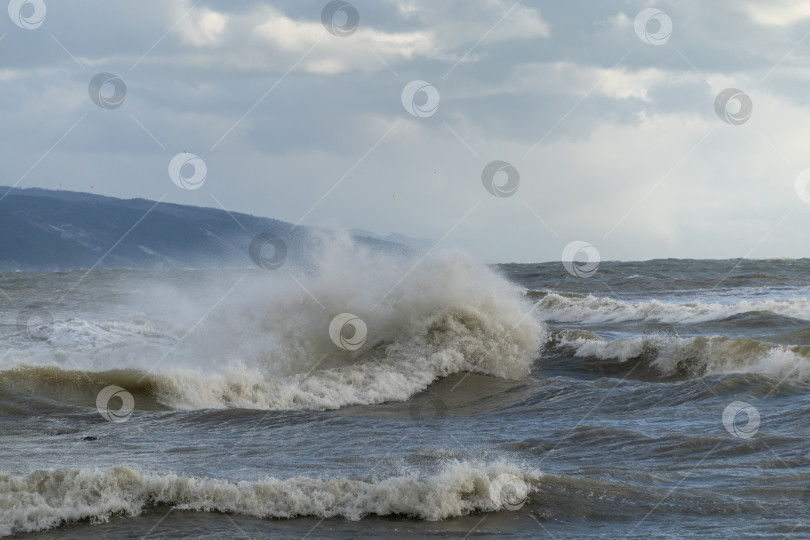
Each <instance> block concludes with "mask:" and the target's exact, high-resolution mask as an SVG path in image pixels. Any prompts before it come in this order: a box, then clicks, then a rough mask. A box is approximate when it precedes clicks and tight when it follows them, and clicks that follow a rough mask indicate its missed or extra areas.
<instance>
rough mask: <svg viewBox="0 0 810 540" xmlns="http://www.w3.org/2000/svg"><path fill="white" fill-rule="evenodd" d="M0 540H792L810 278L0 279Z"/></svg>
mask: <svg viewBox="0 0 810 540" xmlns="http://www.w3.org/2000/svg"><path fill="white" fill-rule="evenodd" d="M0 289H2V295H0V296H1V297H0V302H2V303H4V308H3V309H2V310H0V315H2V321H0V323H2V325H1V326H0V441H1V442H0V536H11V537H19V538H26V539H34V538H37V539H38V538H73V539H86V538H152V539H155V538H265V537H267V538H305V537H306V538H354V537H364V538H405V537H423V538H463V537H469V538H476V537H481V538H483V537H495V536H497V537H500V538H537V537H546V536H547V537H554V538H576V537H583V538H584V537H594V536H604V537H611V538H623V537H624V538H649V537H669V536H714V537H731V536H735V537H758V536H762V537H764V536H772V535H775V534H776V535H780V536H788V537H791V536H795V537H802V536H805V537H806V536H807V535H810V518H808V517H807V516H808V510H810V453H808V445H807V437H806V432H805V431H804V428H805V427H807V425H808V420H807V419H808V413H810V392H809V391H808V390H810V362H809V361H808V360H809V359H810V327H809V325H810V322H808V321H810V260H742V259H740V260H676V259H668V260H651V261H644V262H610V261H603V262H602V263H601V264H599V265H598V268H596V267H595V265H587V264H583V263H569V264H568V265H565V264H563V263H561V262H559V261H558V262H548V263H538V264H501V265H485V264H483V263H481V262H479V261H477V260H476V259H474V258H472V257H470V256H469V255H466V254H465V253H464V252H461V251H454V250H447V251H441V252H439V251H437V252H435V253H430V254H429V255H427V256H418V257H417V256H414V255H408V254H396V253H381V252H375V251H374V250H371V249H365V248H363V247H362V246H356V245H349V244H347V243H345V242H344V243H339V242H338V243H335V244H333V245H331V246H329V249H325V250H324V252H323V253H322V254H321V255H320V256H319V257H318V258H317V260H313V261H310V263H309V264H306V265H300V266H295V265H292V264H289V265H284V266H281V267H278V268H260V267H258V266H255V267H252V268H247V267H245V268H225V269H186V270H162V271H146V270H128V269H119V270H114V269H106V270H94V271H92V272H88V271H86V270H81V271H71V272H8V273H3V274H0Z"/></svg>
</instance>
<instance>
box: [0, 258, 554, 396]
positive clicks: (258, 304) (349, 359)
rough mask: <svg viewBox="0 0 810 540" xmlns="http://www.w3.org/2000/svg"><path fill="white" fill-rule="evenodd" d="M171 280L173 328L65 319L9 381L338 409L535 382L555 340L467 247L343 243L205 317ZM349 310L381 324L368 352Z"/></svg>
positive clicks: (204, 295)
mask: <svg viewBox="0 0 810 540" xmlns="http://www.w3.org/2000/svg"><path fill="white" fill-rule="evenodd" d="M161 287H162V289H161V296H160V298H159V300H160V301H161V302H162V303H163V304H176V305H177V306H178V313H177V314H176V316H174V318H173V319H172V320H171V321H170V322H169V323H166V324H162V325H161V324H160V323H157V322H155V321H146V322H144V321H140V322H137V321H136V322H128V323H127V324H123V323H114V322H107V323H102V322H89V321H85V320H81V319H71V320H69V321H66V322H63V321H57V322H56V325H55V329H56V331H54V332H53V333H52V335H51V338H50V339H49V340H48V341H47V342H43V343H41V344H39V345H38V346H36V347H32V346H27V347H25V348H19V349H15V348H13V347H12V348H11V349H10V350H8V351H5V352H6V355H5V357H4V359H3V360H2V365H0V369H2V370H5V371H4V372H0V373H3V375H4V377H2V378H3V379H15V380H17V381H19V380H23V379H24V380H25V381H27V384H28V386H29V387H30V388H32V389H34V390H36V388H37V386H38V385H39V386H42V385H45V386H50V387H51V388H55V387H57V386H59V384H55V383H53V381H57V382H59V381H61V382H64V380H65V379H66V378H67V379H70V380H71V381H72V384H73V385H75V386H76V387H77V388H78V387H87V388H86V389H89V390H92V392H93V395H94V394H95V392H98V390H100V389H101V388H102V386H101V384H103V383H107V384H118V385H120V386H122V387H124V388H125V389H128V390H129V391H130V392H133V393H135V392H136V391H137V392H143V393H146V394H149V395H150V396H152V397H153V398H154V399H155V400H156V401H157V402H158V403H159V404H161V405H162V406H164V407H168V408H173V409H200V408H224V407H241V408H258V409H274V410H276V409H335V408H340V407H343V406H346V405H362V404H375V403H381V402H384V401H392V400H406V399H408V398H409V397H410V396H412V395H413V394H415V393H417V392H419V391H421V390H424V389H425V388H426V387H427V386H428V385H429V384H431V383H432V382H433V381H435V380H437V379H439V378H441V377H446V376H448V375H452V374H454V373H458V372H478V373H482V374H487V375H493V376H496V377H502V378H521V377H524V376H526V375H528V373H529V371H530V368H531V366H532V364H533V362H534V360H535V359H536V357H537V355H538V352H539V349H540V348H541V346H542V344H543V343H544V342H545V340H546V338H547V331H546V328H545V326H544V324H543V323H542V322H541V321H540V320H539V318H537V317H536V316H535V315H534V314H533V313H532V312H531V306H530V304H529V303H528V302H526V300H525V297H524V294H523V290H522V289H521V288H519V287H517V286H515V285H513V284H511V283H510V282H508V281H507V280H506V279H505V278H503V277H502V276H500V275H499V274H497V273H496V272H494V271H493V270H491V269H490V268H488V267H487V266H485V265H483V264H481V263H479V262H477V261H475V260H473V259H472V258H470V257H469V256H467V255H466V254H464V253H462V252H445V253H440V254H435V255H432V256H430V257H427V258H425V259H424V260H416V259H414V258H412V257H409V256H406V255H392V254H390V253H379V252H371V251H364V250H363V249H361V248H359V247H357V246H352V245H346V244H341V243H340V242H333V243H332V244H330V245H329V247H328V248H327V249H326V251H325V253H324V254H323V256H322V257H320V260H319V264H318V266H317V267H316V268H309V269H305V270H302V271H301V272H296V273H290V272H288V271H286V270H285V271H283V272H272V271H264V270H255V271H253V272H250V273H249V275H247V276H243V278H242V280H240V281H237V284H236V285H235V286H234V287H233V288H232V289H231V290H230V291H227V294H224V295H220V292H221V291H206V290H204V289H202V288H200V290H195V291H194V293H193V294H192V296H193V295H194V294H196V295H199V299H197V300H198V301H199V304H200V306H201V307H199V309H197V310H196V311H195V310H189V311H194V313H193V314H185V313H182V312H180V311H179V308H180V307H187V304H188V303H189V302H190V300H189V299H188V294H187V295H186V296H185V297H183V298H182V300H174V299H172V298H170V297H167V293H166V292H165V290H164V289H165V284H161ZM218 299H219V300H218ZM212 305H213V306H215V308H211V307H210V306H212ZM205 309H208V310H209V313H208V314H206V315H205V316H204V317H202V319H201V318H200V317H199V313H200V312H202V313H205ZM345 313H348V314H351V315H353V316H355V317H357V318H359V319H360V320H362V321H363V323H364V324H365V326H366V328H367V336H365V338H366V339H365V342H364V343H362V347H360V348H359V349H357V350H353V349H355V348H356V347H353V346H350V347H346V346H341V343H343V342H341V341H340V340H337V341H335V339H336V336H335V335H331V334H330V325H331V324H332V321H334V320H336V317H338V316H339V315H340V314H345ZM183 320H185V321H187V322H186V325H185V327H186V328H189V327H190V328H191V330H190V331H189V333H188V336H185V331H184V330H183V329H181V327H182V326H183V325H182V324H180V322H179V321H183ZM136 323H137V324H136ZM139 324H140V325H141V326H139ZM338 330H340V329H338ZM46 379H47V380H46ZM48 381H51V382H50V383H48ZM136 397H137V396H136ZM136 408H140V406H139V404H138V403H137V401H136Z"/></svg>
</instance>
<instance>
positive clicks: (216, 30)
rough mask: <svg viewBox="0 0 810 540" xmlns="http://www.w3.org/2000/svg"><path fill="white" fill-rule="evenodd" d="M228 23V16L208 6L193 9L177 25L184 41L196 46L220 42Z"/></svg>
mask: <svg viewBox="0 0 810 540" xmlns="http://www.w3.org/2000/svg"><path fill="white" fill-rule="evenodd" d="M227 24H228V16H227V15H224V14H222V13H218V12H216V11H213V10H211V9H208V8H202V9H192V10H191V12H190V13H188V14H187V15H186V16H185V17H183V18H182V20H181V21H180V23H179V24H178V25H177V31H178V33H179V34H180V38H181V39H182V40H183V42H184V43H186V44H189V45H193V46H195V47H203V46H210V45H216V44H219V43H220V42H221V40H222V35H223V33H224V32H225V28H226V26H227Z"/></svg>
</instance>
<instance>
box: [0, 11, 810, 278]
mask: <svg viewBox="0 0 810 540" xmlns="http://www.w3.org/2000/svg"><path fill="white" fill-rule="evenodd" d="M43 8H45V9H43ZM325 8H326V11H325V12H324V9H325ZM330 8H331V10H330ZM648 8H653V9H648ZM331 12H334V13H333V16H331V17H330V13H331ZM355 16H356V19H355ZM355 20H359V22H358V23H357V24H356V25H355ZM808 33H810V4H808V3H807V2H804V1H770V2H764V1H763V2H753V1H741V0H734V1H732V0H728V1H724V2H720V1H718V2H698V1H696V0H681V1H674V0H673V1H666V0H662V1H657V2H644V1H623V0H616V1H605V0H599V1H578V2H573V1H566V2H558V1H551V0H547V1H539V0H524V1H522V2H516V1H515V0H401V1H394V0H373V1H372V0H352V1H351V3H346V2H340V3H337V4H335V3H331V4H330V3H328V2H326V1H323V0H318V1H309V0H306V1H304V0H289V1H275V2H262V1H240V2H225V1H207V0H202V1H199V2H191V1H189V0H137V1H135V0H131V1H128V2H123V1H121V2H105V1H101V0H97V1H89V0H73V1H70V2H65V1H55V0H37V1H34V0H29V1H28V2H24V1H22V0H12V2H11V3H10V5H9V16H8V17H5V16H4V17H3V18H2V22H0V35H2V36H3V38H2V40H0V84H2V99H0V108H2V123H0V126H2V127H0V129H2V133H3V136H2V144H0V159H2V164H3V167H2V175H3V177H2V179H0V184H4V185H18V186H19V187H45V188H59V187H60V186H61V187H62V188H63V189H70V190H77V191H92V192H94V193H99V194H104V195H111V196H116V197H124V198H131V197H143V198H148V199H154V200H158V199H160V198H161V197H164V199H163V200H164V201H166V202H175V203H181V204H192V205H199V206H212V207H220V206H221V207H224V208H226V209H228V210H230V211H238V212H246V213H250V214H255V215H261V216H268V217H273V218H277V219H282V220H286V221H290V222H293V223H299V222H300V223H302V224H304V225H314V226H324V227H332V228H344V229H352V228H362V229H367V230H370V231H373V232H375V233H378V234H381V235H387V234H388V233H391V232H399V233H403V234H406V235H409V236H412V237H421V238H431V239H435V240H439V239H442V238H444V240H443V241H442V245H448V246H453V245H455V246H461V247H464V248H465V249H467V250H469V251H470V252H472V253H474V254H476V255H478V256H479V257H481V258H482V259H483V260H485V261H487V262H505V261H517V262H532V261H547V260H559V259H560V257H561V253H562V251H563V249H564V248H565V247H566V246H567V245H568V244H569V243H571V242H573V241H583V242H587V243H589V244H591V245H592V246H594V248H596V249H597V250H598V252H599V254H600V255H601V258H602V260H615V259H623V260H628V259H650V258H660V257H681V258H684V257H694V258H704V257H705V258H725V257H738V256H748V257H753V258H760V257H806V256H810V204H807V203H805V202H804V201H803V200H802V198H804V199H807V200H810V198H808V196H807V191H806V189H805V186H806V183H807V182H806V181H804V178H805V177H803V176H801V175H800V173H801V172H802V171H803V170H805V169H807V168H810V136H808V134H810V91H808V88H810V85H809V84H808V83H810V39H808ZM103 73H108V74H111V75H100V76H99V74H103ZM112 76H115V77H116V78H114V79H111V77H112ZM91 81H95V83H93V84H91ZM412 81H422V82H415V83H414V82H412ZM729 88H731V89H736V90H737V91H727V92H725V93H724V90H726V89H729ZM94 92H95V95H92V94H93V93H94ZM718 95H719V96H720V97H719V98H718ZM181 152H188V153H189V154H184V156H183V157H182V158H180V159H179V161H176V162H175V165H176V167H175V169H174V170H175V171H176V170H178V168H179V167H180V165H181V164H182V163H183V162H184V161H188V159H190V158H192V157H193V156H192V154H193V155H196V156H198V157H199V160H192V163H191V164H187V165H186V166H184V167H182V168H181V169H179V170H180V171H181V172H180V173H179V175H180V177H178V176H177V174H178V173H175V182H173V181H172V178H171V177H170V173H169V165H170V163H171V162H172V159H173V158H174V157H175V156H176V155H177V154H178V153H181ZM494 161H499V162H502V163H500V164H495V165H493V166H490V167H489V168H488V167H487V165H488V164H490V163H492V162H494ZM194 164H196V165H197V167H198V168H197V169H195V168H194V167H193V165H194ZM203 164H204V167H203ZM491 170H500V172H498V173H495V174H494V176H493V177H492V182H490V185H489V189H487V186H485V185H484V184H485V182H484V179H482V174H485V171H491ZM203 174H204V178H203V176H202V175H203ZM485 176H486V174H485ZM178 178H179V180H178ZM797 178H798V182H797ZM807 178H810V176H809V177H807ZM183 179H185V180H183ZM797 185H798V189H797ZM184 187H185V188H194V189H184ZM0 204H7V203H0ZM0 211H2V209H0Z"/></svg>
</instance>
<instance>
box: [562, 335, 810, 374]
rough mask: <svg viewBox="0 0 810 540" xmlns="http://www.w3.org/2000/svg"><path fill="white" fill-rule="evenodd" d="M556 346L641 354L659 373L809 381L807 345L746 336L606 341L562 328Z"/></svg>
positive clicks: (598, 354) (586, 354)
mask: <svg viewBox="0 0 810 540" xmlns="http://www.w3.org/2000/svg"><path fill="white" fill-rule="evenodd" d="M558 346H562V347H569V348H572V349H573V350H574V356H576V357H583V358H599V359H602V360H612V361H617V362H625V361H627V360H630V359H633V358H639V357H641V356H643V355H647V356H648V358H649V362H650V365H651V366H652V367H655V368H657V369H658V370H659V371H660V372H661V373H662V374H663V375H673V374H676V373H684V372H685V371H686V372H689V373H690V374H692V375H720V374H731V373H758V374H761V375H768V376H771V377H775V378H779V379H781V378H789V379H791V380H796V381H805V382H806V381H810V347H806V346H795V345H794V346H784V345H777V344H773V343H766V342H761V341H756V340H752V339H741V338H727V337H721V336H714V337H675V336H666V335H657V336H656V335H652V336H644V337H635V338H629V339H615V340H606V339H602V338H599V337H598V336H591V337H586V336H582V335H572V336H571V337H570V338H569V337H567V336H566V335H565V333H563V334H562V335H561V336H560V338H559V341H558Z"/></svg>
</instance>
